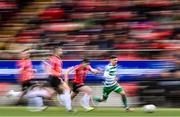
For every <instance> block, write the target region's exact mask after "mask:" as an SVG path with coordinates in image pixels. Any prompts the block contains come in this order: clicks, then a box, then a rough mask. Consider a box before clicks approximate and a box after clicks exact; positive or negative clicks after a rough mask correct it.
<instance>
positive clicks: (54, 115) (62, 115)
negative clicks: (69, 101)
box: [0, 106, 180, 117]
mask: <svg viewBox="0 0 180 117" xmlns="http://www.w3.org/2000/svg"><path fill="white" fill-rule="evenodd" d="M152 116H154V117H180V109H179V108H158V109H157V110H156V112H154V113H145V112H143V111H142V109H141V108H135V111H134V112H125V111H124V110H123V109H122V108H96V109H95V110H94V111H91V112H84V110H83V109H81V108H78V111H77V112H76V113H70V112H66V111H65V109H64V108H62V107H49V108H48V109H47V110H46V111H43V112H28V111H27V109H26V107H18V106H17V107H0V117H152Z"/></svg>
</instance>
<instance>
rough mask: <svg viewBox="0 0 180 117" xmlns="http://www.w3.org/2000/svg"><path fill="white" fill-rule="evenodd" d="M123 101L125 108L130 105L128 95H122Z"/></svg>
mask: <svg viewBox="0 0 180 117" xmlns="http://www.w3.org/2000/svg"><path fill="white" fill-rule="evenodd" d="M122 102H123V104H124V107H125V108H126V107H128V106H127V97H126V95H122Z"/></svg>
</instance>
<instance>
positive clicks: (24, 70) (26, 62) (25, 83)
mask: <svg viewBox="0 0 180 117" xmlns="http://www.w3.org/2000/svg"><path fill="white" fill-rule="evenodd" d="M20 58H21V59H20V60H18V61H17V67H18V71H19V73H18V81H19V83H20V84H21V85H22V91H25V90H27V89H28V88H29V87H30V86H32V85H33V83H32V82H31V79H32V78H33V76H34V72H35V70H33V68H32V62H31V60H30V53H29V50H25V51H23V52H21V53H20Z"/></svg>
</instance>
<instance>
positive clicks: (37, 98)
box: [25, 86, 51, 111]
mask: <svg viewBox="0 0 180 117" xmlns="http://www.w3.org/2000/svg"><path fill="white" fill-rule="evenodd" d="M25 97H26V98H27V101H28V107H29V109H30V111H43V110H45V109H46V108H47V106H44V103H43V98H49V97H51V94H50V93H49V92H48V91H47V90H46V89H45V88H42V87H39V86H37V87H34V88H32V89H31V90H28V91H27V94H26V95H25Z"/></svg>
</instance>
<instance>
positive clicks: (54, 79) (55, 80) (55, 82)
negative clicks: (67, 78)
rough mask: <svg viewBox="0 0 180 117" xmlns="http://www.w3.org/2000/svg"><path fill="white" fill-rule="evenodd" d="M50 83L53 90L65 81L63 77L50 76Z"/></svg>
mask: <svg viewBox="0 0 180 117" xmlns="http://www.w3.org/2000/svg"><path fill="white" fill-rule="evenodd" d="M48 82H49V84H50V86H51V87H53V88H55V89H56V88H58V87H59V85H60V84H62V82H63V79H62V78H61V77H57V76H52V75H50V76H49V77H48Z"/></svg>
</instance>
